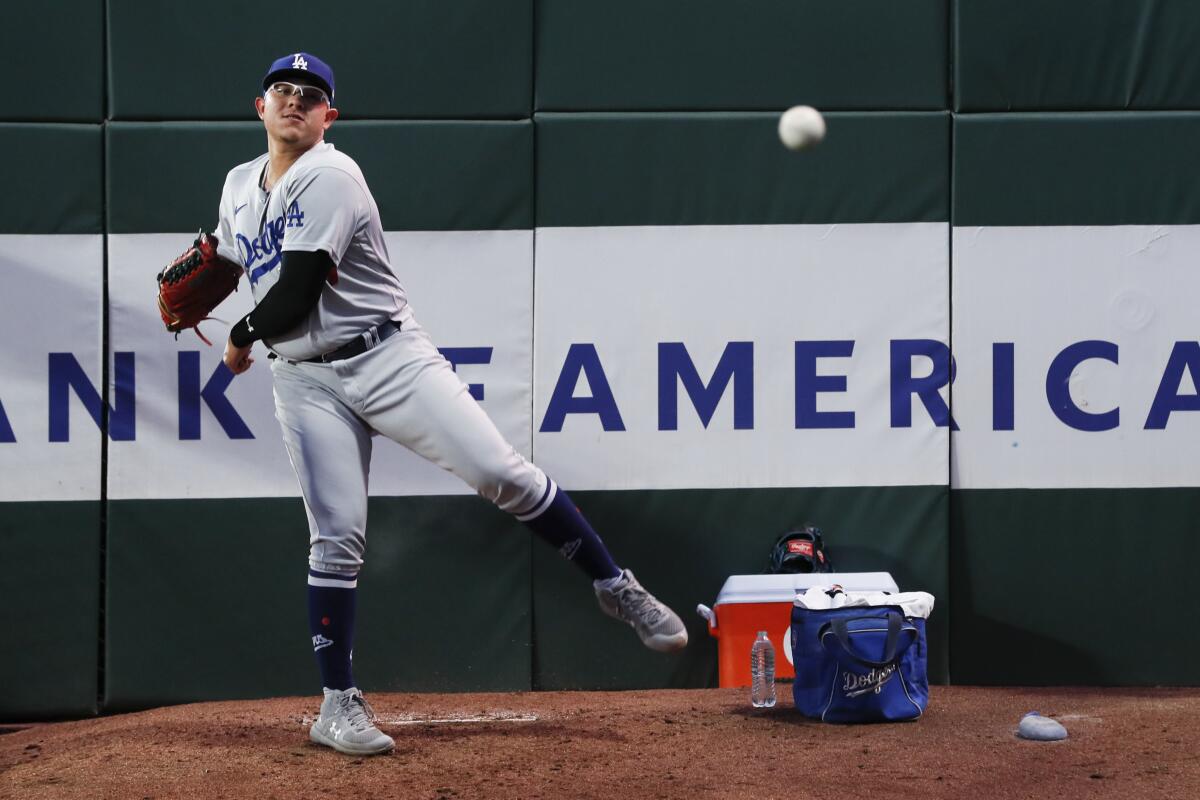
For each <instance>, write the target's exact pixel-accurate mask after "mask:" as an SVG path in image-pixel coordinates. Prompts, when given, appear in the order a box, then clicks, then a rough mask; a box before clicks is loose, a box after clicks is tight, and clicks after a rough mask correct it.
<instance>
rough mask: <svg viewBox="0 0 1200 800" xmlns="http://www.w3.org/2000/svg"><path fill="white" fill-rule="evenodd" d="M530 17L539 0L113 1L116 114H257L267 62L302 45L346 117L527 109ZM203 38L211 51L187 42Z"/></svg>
mask: <svg viewBox="0 0 1200 800" xmlns="http://www.w3.org/2000/svg"><path fill="white" fill-rule="evenodd" d="M532 23H533V7H532V0H452V1H451V2H447V0H404V2H401V3H394V2H388V0H359V1H358V2H355V3H352V4H348V5H346V6H344V7H339V8H336V9H335V8H331V7H330V5H329V4H328V3H323V2H319V0H299V1H298V2H294V3H291V4H289V5H288V7H287V12H286V13H282V12H281V11H280V9H279V7H278V6H274V5H271V4H269V3H241V2H237V0H212V2H208V3H205V4H204V6H203V9H202V13H198V9H197V7H196V6H195V5H193V4H189V3H184V2H180V1H179V0H167V2H155V3H145V2H141V1H140V0H108V24H109V59H108V60H109V65H110V83H109V91H110V98H111V114H112V118H113V119H120V120H159V119H177V120H241V119H246V118H247V114H250V119H253V106H252V102H253V100H254V96H255V95H256V94H257V93H258V92H259V91H260V90H261V81H262V77H263V75H264V73H265V72H266V68H267V65H268V64H270V63H271V61H273V60H274V59H275V58H277V57H279V56H280V55H281V54H284V53H288V52H291V51H294V50H303V51H305V52H310V53H315V54H317V55H319V56H320V57H321V58H322V59H324V60H325V61H326V62H328V63H329V64H331V65H332V66H333V68H334V74H335V78H336V84H337V85H336V86H335V89H336V97H335V99H336V101H337V102H336V105H338V106H339V107H340V109H341V110H342V112H343V114H344V115H345V118H347V119H397V118H404V119H422V118H430V117H435V118H458V119H477V118H502V119H515V118H520V117H528V116H529V112H530V110H531V103H532V96H533V92H532V86H531V83H530V75H531V71H532V69H533V24H532ZM217 28H219V29H220V35H219V37H216V36H215V31H216V30H217ZM214 38H215V41H214ZM197 41H203V42H205V47H206V48H208V50H207V51H206V55H205V56H202V57H201V56H196V55H195V54H194V51H193V50H191V49H189V48H185V47H181V43H189V44H191V43H195V42H197ZM218 54H219V56H220V57H215V56H216V55H218Z"/></svg>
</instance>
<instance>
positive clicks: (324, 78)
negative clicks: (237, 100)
mask: <svg viewBox="0 0 1200 800" xmlns="http://www.w3.org/2000/svg"><path fill="white" fill-rule="evenodd" d="M296 78H304V79H307V80H308V81H310V82H312V83H314V84H316V85H317V86H318V87H319V88H321V89H324V90H325V94H327V95H329V102H330V103H332V102H333V68H332V67H330V66H329V65H328V64H326V63H325V62H324V61H322V60H321V59H319V58H317V57H316V56H314V55H312V54H311V53H292V54H291V55H287V56H283V57H282V58H277V59H275V61H274V62H272V64H271V66H270V67H269V68H268V69H267V74H266V77H264V78H263V80H262V88H263V89H264V90H265V89H266V88H267V87H268V86H270V85H271V84H272V83H275V81H283V80H289V79H293V80H294V79H296Z"/></svg>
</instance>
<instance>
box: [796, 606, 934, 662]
mask: <svg viewBox="0 0 1200 800" xmlns="http://www.w3.org/2000/svg"><path fill="white" fill-rule="evenodd" d="M860 619H877V617H873V616H862V617H852V618H849V619H847V618H836V619H832V620H830V621H829V622H827V623H825V625H823V626H822V627H821V631H820V634H819V636H818V638H819V639H820V640H821V645H822V646H823V647H824V648H825V649H826V650H833V648H831V647H830V645H829V643H828V639H827V638H826V634H827V633H833V635H834V638H835V641H836V642H837V644H838V645H840V647H839V648H838V650H840V651H841V652H838V651H836V650H835V651H833V656H834V657H835V658H837V659H838V660H839V661H841V660H842V656H843V653H844V654H845V655H846V656H848V657H849V658H850V660H851V661H853V662H856V663H857V664H862V665H864V666H868V667H874V668H876V669H881V668H883V667H886V666H888V665H889V664H891V663H892V662H893V661H895V660H896V656H897V654H899V653H903V652H904V651H905V650H907V649H908V648H909V647H910V646H911V645H912V643H913V642H914V641H915V640H916V638H917V632H916V630H915V629H913V628H907V629H904V630H903V631H902V630H901V626H902V625H903V623H904V618H903V617H902V616H900V614H899V612H896V611H889V612H888V613H887V639H886V641H885V643H884V648H883V660H881V661H875V660H873V659H870V658H867V657H865V656H863V655H861V654H859V653H858V652H856V651H855V649H854V644H853V643H852V642H851V641H850V630H849V623H851V622H854V621H856V620H860ZM901 633H904V634H905V636H906V637H907V639H908V641H906V642H905V643H904V646H903V647H901V646H900V634H901Z"/></svg>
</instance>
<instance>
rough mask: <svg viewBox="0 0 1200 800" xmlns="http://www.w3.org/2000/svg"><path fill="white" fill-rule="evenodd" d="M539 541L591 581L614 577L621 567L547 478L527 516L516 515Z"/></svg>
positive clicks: (570, 502)
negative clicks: (543, 492)
mask: <svg viewBox="0 0 1200 800" xmlns="http://www.w3.org/2000/svg"><path fill="white" fill-rule="evenodd" d="M516 517H517V519H519V520H521V521H522V522H524V523H525V524H526V525H528V526H529V527H530V529H531V530H532V531H533V532H534V533H536V534H537V535H538V536H540V537H541V538H543V539H545V540H546V541H547V542H549V543H550V544H551V545H553V546H554V547H557V548H558V552H560V553H562V555H563V557H564V558H566V559H567V560H568V561H574V562H575V563H576V564H578V565H579V567H580V569H582V570H583V571H584V572H586V573H587V574H588V575H589V576H591V578H592V580H594V581H602V580H607V579H609V578H615V577H617V576H618V575H620V574H621V568H620V567H618V566H617V564H616V562H615V561H613V557H612V555H611V554H610V553H609V552H608V548H607V547H605V546H604V542H603V541H602V540H601V539H600V537H599V536H598V535H597V534H596V532H595V531H594V530H592V526H591V525H590V524H588V521H587V518H585V517H584V516H583V514H582V513H581V512H580V511H579V509H578V508H576V507H575V503H573V502H572V501H571V498H570V496H569V495H568V494H567V493H566V492H564V491H563V490H562V489H560V488H559V487H558V486H557V485H556V484H555V483H554V481H552V480H550V479H549V478H547V479H546V494H545V495H543V497H542V500H541V501H540V502H539V503H538V504H537V506H535V507H534V509H533V510H532V511H531V512H529V513H528V514H517V515H516Z"/></svg>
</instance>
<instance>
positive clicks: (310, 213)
mask: <svg viewBox="0 0 1200 800" xmlns="http://www.w3.org/2000/svg"><path fill="white" fill-rule="evenodd" d="M266 165H267V155H266V154H263V155H261V156H259V157H258V158H256V159H254V160H253V161H249V162H247V163H245V164H241V165H239V166H236V167H234V168H233V169H232V170H230V171H229V175H228V176H227V177H226V178H225V188H224V189H223V190H222V192H221V206H220V212H219V214H220V221H219V223H218V226H217V238H218V239H219V240H220V244H219V247H218V249H219V252H220V254H221V255H223V256H225V257H226V258H229V259H232V260H233V261H235V262H237V263H239V264H241V265H242V266H243V267H245V269H246V274H247V276H248V277H249V279H250V289H251V292H252V293H253V295H254V301H255V302H256V303H257V302H259V301H260V300H262V298H263V295H265V294H266V293H267V292H268V291H269V290H270V288H271V287H272V286H274V285H275V282H276V281H278V280H279V264H280V259H281V257H282V253H283V252H285V251H288V250H302V251H308V252H312V251H316V250H324V251H326V252H327V253H329V255H330V257H331V258H332V259H333V263H334V265H335V270H334V272H333V273H331V274H330V278H329V280H328V282H327V283H326V285H325V287H324V288H323V289H322V291H321V297H320V300H319V301H318V303H317V305H316V307H315V308H314V309H313V310H312V312H310V313H309V315H308V317H307V318H306V319H305V320H304V322H303V323H301V324H300V325H299V326H298V327H297V328H296V329H295V330H293V331H290V332H289V333H288V334H287V335H286V336H283V337H279V338H277V339H273V340H271V341H270V342H267V343H266V344H267V346H268V347H270V348H271V349H272V350H274V351H275V352H276V353H278V354H279V355H281V356H284V357H285V358H290V359H296V360H301V359H306V358H312V357H314V356H318V355H321V354H322V353H327V352H329V351H331V350H335V349H337V348H338V347H340V346H341V345H343V344H345V343H346V342H348V341H350V340H351V339H353V338H354V337H355V336H358V335H359V334H361V333H362V332H363V331H365V330H368V329H370V328H372V327H374V326H376V325H379V324H381V323H383V322H386V321H388V320H395V321H397V322H401V323H403V322H404V320H406V319H409V318H411V314H412V312H411V310H409V307H408V299H407V297H406V296H405V294H404V289H403V287H402V286H401V285H400V281H399V279H398V278H397V277H396V274H395V272H393V271H392V267H391V262H390V261H389V259H388V252H387V244H386V243H385V242H384V240H383V225H382V224H381V222H380V219H379V209H378V207H377V206H376V205H375V198H373V197H372V196H371V192H370V191H369V190H368V189H367V183H366V180H365V179H364V178H363V174H362V171H361V170H360V169H359V168H358V164H356V163H354V159H352V158H350V157H349V156H347V155H346V154H344V153H341V152H338V150H337V149H336V148H334V146H333V145H332V144H329V143H328V142H321V143H319V144H317V145H316V146H315V147H313V148H312V149H311V150H309V151H308V152H307V153H305V154H304V155H302V156H301V157H300V158H299V159H297V161H296V163H295V164H293V165H292V167H291V168H290V169H289V170H288V171H287V172H285V173H284V174H283V176H282V177H281V178H280V179H279V180H278V181H277V182H276V183H275V185H274V186H273V187H272V188H271V191H269V192H267V191H264V190H263V188H262V177H263V171H264V169H265V168H266Z"/></svg>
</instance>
